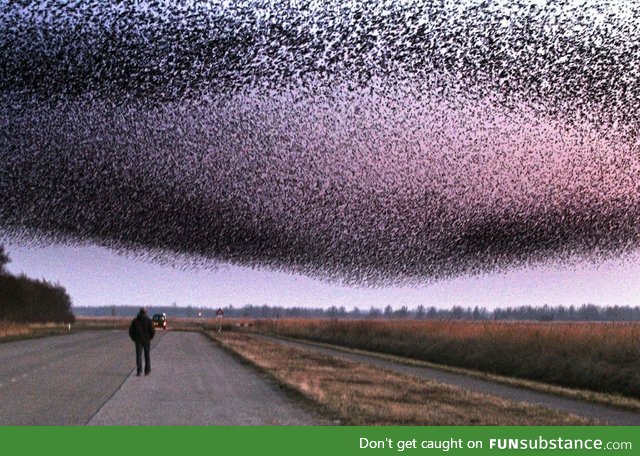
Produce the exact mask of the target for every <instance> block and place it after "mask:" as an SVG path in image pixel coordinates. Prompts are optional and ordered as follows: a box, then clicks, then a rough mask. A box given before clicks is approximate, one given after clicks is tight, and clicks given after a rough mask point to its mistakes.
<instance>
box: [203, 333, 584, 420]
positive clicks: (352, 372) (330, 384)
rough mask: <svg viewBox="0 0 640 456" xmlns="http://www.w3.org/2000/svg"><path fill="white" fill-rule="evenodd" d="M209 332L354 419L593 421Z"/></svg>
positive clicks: (243, 336)
mask: <svg viewBox="0 0 640 456" xmlns="http://www.w3.org/2000/svg"><path fill="white" fill-rule="evenodd" d="M210 334H211V336H212V337H213V338H215V339H216V340H218V341H219V342H220V343H221V344H222V345H223V346H225V347H227V348H228V349H230V350H232V351H234V352H235V353H237V354H238V355H240V356H242V357H243V358H245V359H247V360H249V361H250V362H251V363H253V364H255V365H256V366H259V367H260V368H262V369H263V370H265V371H267V372H269V373H270V374H271V375H273V376H274V377H275V378H276V379H277V380H278V381H279V382H281V383H282V384H285V385H287V386H288V387H289V388H292V389H294V390H296V391H299V392H300V393H302V394H303V395H305V396H306V397H308V398H310V399H311V400H313V401H315V402H316V403H319V404H321V405H322V406H324V407H326V408H327V409H329V410H330V411H331V412H332V413H334V414H336V415H338V416H339V417H340V419H341V420H342V421H344V422H345V423H348V424H352V425H583V424H590V422H589V421H587V420H585V419H583V418H579V417H575V416H572V415H566V414H563V413H560V412H556V411H552V410H549V409H546V408H543V407H538V406H532V405H528V404H523V403H515V402H511V401H507V400H503V399H500V398H497V397H494V396H489V395H485V394H480V393H476V392H470V391H467V390H464V389H462V388H458V387H454V386H450V385H444V384H440V383H436V382H433V381H426V380H423V379H419V378H417V377H413V376H410V375H403V374H399V373H395V372H391V371H386V370H383V369H380V368H375V367H372V366H369V365H367V364H362V363H357V362H353V361H348V360H343V359H339V358H336V357H332V356H328V355H324V354H319V353H317V352H314V351H311V350H304V349H300V348H293V347H288V346H285V345H282V344H278V343H274V342H268V341H265V340H264V339H261V338H260V339H258V338H256V337H255V336H252V335H250V334H246V333H244V334H243V333H225V332H223V333H217V332H214V333H210Z"/></svg>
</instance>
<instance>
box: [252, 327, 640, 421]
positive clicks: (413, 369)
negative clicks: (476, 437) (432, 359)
mask: <svg viewBox="0 0 640 456" xmlns="http://www.w3.org/2000/svg"><path fill="white" fill-rule="evenodd" d="M260 337H264V338H265V339H268V340H270V341H272V342H279V343H282V344H286V345H289V346H292V347H299V348H303V349H308V350H314V351H317V352H320V353H324V354H327V355H331V356H337V357H341V358H346V359H349V360H352V361H357V362H361V363H367V364H372V365H375V366H378V367H381V368H384V369H388V370H392V371H395V372H400V373H403V374H410V375H414V376H417V377H421V378H428V379H431V380H435V381H437V382H441V383H447V384H450V385H456V386H460V387H462V388H465V389H468V390H472V391H478V392H481V393H485V394H492V395H494V396H499V397H502V398H504V399H508V400H512V401H516V402H527V403H530V404H535V405H542V406H544V407H548V408H551V409H556V410H559V411H562V412H565V413H572V414H574V415H578V416H584V417H587V418H591V419H594V420H597V421H599V422H600V423H602V424H607V425H621V426H637V425H640V413H638V412H633V411H630V410H623V409H619V408H616V407H610V406H607V405H600V404H593V403H590V402H585V401H581V400H577V399H569V398H564V397H560V396H556V395H553V394H546V393H542V392H537V391H532V390H529V389H525V388H518V387H514V386H509V385H504V384H501V383H496V382H491V381H487V380H481V379H478V378H473V377H469V376H466V375H460V374H454V373H450V372H445V371H441V370H437V369H430V368H426V367H418V366H411V365H407V364H402V363H399V362H394V361H391V360H389V359H385V358H383V357H380V356H376V355H375V354H371V355H368V354H364V353H354V352H350V351H345V350H344V349H341V348H340V347H335V348H332V347H330V346H326V345H324V344H322V345H319V344H314V343H313V342H307V341H294V340H291V339H286V340H285V339H280V338H273V337H267V336H260Z"/></svg>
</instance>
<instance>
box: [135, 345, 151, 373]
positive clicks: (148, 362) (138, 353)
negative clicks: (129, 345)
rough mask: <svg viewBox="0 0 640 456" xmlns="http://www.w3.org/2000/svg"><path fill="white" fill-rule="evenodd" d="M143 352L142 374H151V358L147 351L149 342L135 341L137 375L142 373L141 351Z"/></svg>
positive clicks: (149, 348) (149, 347) (149, 346)
mask: <svg viewBox="0 0 640 456" xmlns="http://www.w3.org/2000/svg"><path fill="white" fill-rule="evenodd" d="M143 350H144V373H145V374H148V373H149V372H151V357H150V356H149V351H150V350H151V342H140V341H136V367H137V368H138V370H137V373H138V374H140V373H142V351H143Z"/></svg>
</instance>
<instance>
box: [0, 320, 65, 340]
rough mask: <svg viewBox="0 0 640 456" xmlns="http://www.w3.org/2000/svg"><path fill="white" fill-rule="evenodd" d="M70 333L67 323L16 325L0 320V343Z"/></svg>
mask: <svg viewBox="0 0 640 456" xmlns="http://www.w3.org/2000/svg"><path fill="white" fill-rule="evenodd" d="M68 332H69V329H68V326H67V324H66V323H15V322H10V321H2V320H0V342H11V341H14V340H21V339H31V338H34V337H46V336H56V335H60V334H66V333H68Z"/></svg>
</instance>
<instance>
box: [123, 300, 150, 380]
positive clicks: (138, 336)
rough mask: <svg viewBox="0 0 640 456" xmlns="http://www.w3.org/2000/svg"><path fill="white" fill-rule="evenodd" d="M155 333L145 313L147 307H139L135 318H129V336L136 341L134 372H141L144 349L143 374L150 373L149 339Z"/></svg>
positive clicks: (138, 373)
mask: <svg viewBox="0 0 640 456" xmlns="http://www.w3.org/2000/svg"><path fill="white" fill-rule="evenodd" d="M155 334H156V329H155V328H154V327H153V322H152V321H151V318H149V316H148V315H147V309H145V308H144V307H140V312H138V315H137V316H136V318H134V319H133V320H131V325H130V326H129V337H130V338H131V340H133V341H134V342H135V343H136V368H137V370H136V374H137V375H138V377H140V375H141V374H142V352H143V351H144V375H149V373H151V356H150V354H149V352H150V350H151V339H153V336H155Z"/></svg>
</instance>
